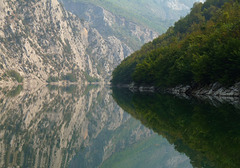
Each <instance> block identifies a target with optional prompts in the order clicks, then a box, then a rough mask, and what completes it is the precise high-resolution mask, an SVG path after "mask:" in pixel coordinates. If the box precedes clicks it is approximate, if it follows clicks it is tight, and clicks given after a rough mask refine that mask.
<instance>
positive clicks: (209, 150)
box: [0, 85, 240, 168]
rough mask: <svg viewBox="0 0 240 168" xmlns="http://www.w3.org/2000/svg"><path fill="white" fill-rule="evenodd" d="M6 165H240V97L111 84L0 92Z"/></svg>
mask: <svg viewBox="0 0 240 168" xmlns="http://www.w3.org/2000/svg"><path fill="white" fill-rule="evenodd" d="M0 110H1V112H0V121H1V124H0V167H3V168H4V167H24V168H28V167H29V168H31V167H36V168H37V167H42V168H46V167H50V168H61V167H70V168H97V167H101V168H200V167H203V168H227V167H228V168H239V167H240V154H239V152H240V122H239V121H240V106H239V104H238V102H234V103H232V104H231V103H226V102H224V101H223V102H220V101H217V100H213V99H212V100H210V99H209V100H200V99H195V98H189V97H188V98H183V97H176V96H171V95H166V94H154V93H132V92H130V91H129V90H127V89H117V88H113V89H111V88H109V87H107V86H98V85H88V86H75V85H71V86H68V87H63V86H46V87H45V86H44V87H41V88H39V89H36V90H27V89H23V88H22V87H21V86H19V87H16V88H14V89H12V90H11V91H6V90H4V89H2V90H0Z"/></svg>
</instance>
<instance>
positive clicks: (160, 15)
mask: <svg viewBox="0 0 240 168" xmlns="http://www.w3.org/2000/svg"><path fill="white" fill-rule="evenodd" d="M61 1H63V2H67V3H72V4H74V5H77V4H78V3H86V4H92V5H93V6H100V7H102V8H104V9H105V10H107V11H109V12H111V13H112V14H114V15H116V16H119V17H121V18H124V19H126V20H128V21H131V22H134V23H137V25H142V26H145V27H148V28H150V29H152V30H155V31H157V32H159V33H160V34H161V33H164V32H165V31H166V29H167V28H168V27H169V26H171V25H173V23H174V22H175V21H176V20H178V19H179V18H180V16H185V15H186V14H187V13H188V12H189V10H190V8H191V7H192V6H193V3H194V2H197V1H199V0H141V1H139V0H131V1H129V0H121V1H119V0H101V1H96V0H61ZM200 1H204V0H200ZM73 8H74V9H76V7H75V6H74V7H73ZM90 8H92V7H89V8H88V9H90ZM92 9H93V8H92Z"/></svg>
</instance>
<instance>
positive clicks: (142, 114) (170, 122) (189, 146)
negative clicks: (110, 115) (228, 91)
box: [113, 88, 240, 168]
mask: <svg viewBox="0 0 240 168" xmlns="http://www.w3.org/2000/svg"><path fill="white" fill-rule="evenodd" d="M113 97H114V99H115V101H116V102H117V103H118V104H119V105H120V106H121V107H122V108H123V109H124V110H126V111H127V112H128V113H130V114H131V115H132V116H134V117H135V118H137V119H139V120H141V122H142V123H143V124H144V125H146V126H147V127H149V128H151V129H153V130H154V131H155V132H157V133H159V134H161V135H163V136H164V137H166V138H167V139H168V141H169V142H170V143H172V144H174V145H175V148H176V149H177V150H178V151H179V152H184V153H185V154H186V155H188V156H189V157H190V159H191V161H192V164H193V166H194V167H219V168H225V167H231V168H235V167H236V168H237V167H240V155H239V151H240V132H239V130H240V129H239V128H240V122H239V121H240V111H239V110H237V109H235V108H234V107H233V106H231V105H228V104H222V105H220V106H218V107H214V106H211V105H209V104H207V103H203V102H197V101H196V100H193V101H189V100H183V99H179V98H175V97H172V96H169V95H159V94H138V93H134V94H133V93H131V92H129V91H127V90H125V91H124V90H118V89H115V88H114V89H113Z"/></svg>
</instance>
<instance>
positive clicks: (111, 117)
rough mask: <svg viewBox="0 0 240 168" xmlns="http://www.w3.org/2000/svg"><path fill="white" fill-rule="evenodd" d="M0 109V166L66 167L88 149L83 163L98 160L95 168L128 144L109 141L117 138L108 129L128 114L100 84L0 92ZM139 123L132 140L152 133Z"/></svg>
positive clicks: (112, 127) (117, 125)
mask: <svg viewBox="0 0 240 168" xmlns="http://www.w3.org/2000/svg"><path fill="white" fill-rule="evenodd" d="M0 111H1V112H0V121H1V124H0V157H1V158H0V167H17V166H20V167H44V168H45V167H67V166H68V165H69V164H70V161H71V160H72V159H73V158H74V156H75V155H79V153H80V154H81V153H83V152H85V151H86V150H85V149H89V151H90V152H89V153H88V154H87V155H86V160H85V162H91V160H94V159H95V158H98V161H97V162H94V164H95V165H96V167H97V166H98V165H100V164H101V163H102V162H103V161H104V160H105V159H107V158H108V157H109V156H110V155H111V154H112V153H114V152H115V151H117V147H118V148H120V149H121V148H124V147H125V146H126V145H127V142H125V141H124V139H122V141H121V142H119V143H112V142H113V140H114V139H117V135H113V134H112V133H113V132H114V131H115V130H117V129H119V128H120V127H122V124H123V123H126V122H128V120H129V119H130V116H129V115H128V114H126V113H124V112H123V110H121V109H120V107H119V106H117V104H116V103H114V102H113V100H112V98H111V95H110V93H109V90H108V89H106V88H104V87H97V86H93V85H91V86H87V87H81V86H70V87H66V88H64V87H56V86H49V87H42V88H40V89H39V90H37V91H34V92H33V91H27V90H23V91H21V92H20V93H18V94H15V95H14V96H6V94H3V92H1V91H0ZM139 127H140V124H138V125H136V126H135V129H134V130H132V132H131V137H130V138H132V141H131V142H130V143H135V142H136V141H138V140H141V139H142V138H144V137H147V136H149V135H150V134H151V131H148V130H147V129H146V128H141V129H139ZM110 134H111V136H110V137H109V138H105V137H107V135H110ZM101 138H102V139H104V138H105V140H106V141H104V142H101V141H100V142H101V144H99V148H96V149H94V147H93V146H91V145H92V144H94V141H97V140H99V139H101ZM89 146H90V147H89ZM100 147H101V148H100ZM92 152H95V153H94V154H93V155H92ZM96 160H97V159H96ZM86 164H88V163H86Z"/></svg>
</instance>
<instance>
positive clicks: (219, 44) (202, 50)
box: [112, 0, 240, 87]
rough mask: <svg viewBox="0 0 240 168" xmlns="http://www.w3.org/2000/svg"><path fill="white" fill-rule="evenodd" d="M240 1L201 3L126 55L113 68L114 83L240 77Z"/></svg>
mask: <svg viewBox="0 0 240 168" xmlns="http://www.w3.org/2000/svg"><path fill="white" fill-rule="evenodd" d="M239 18H240V4H239V1H238V0H231V1H229V0H207V1H206V2H205V3H204V4H202V3H195V4H194V6H193V8H192V9H191V12H190V13H189V14H188V15H187V16H186V17H184V18H181V19H180V20H179V21H178V22H176V23H175V25H174V26H173V27H170V28H169V29H168V31H167V32H166V33H164V34H162V35H161V36H159V37H158V38H156V39H155V40H153V41H152V42H150V43H147V44H145V45H144V46H143V47H142V48H141V49H140V50H139V51H136V52H135V53H133V54H132V55H131V56H130V57H128V58H126V59H125V60H124V61H123V62H122V63H121V64H120V65H119V66H118V67H117V68H116V69H115V70H114V71H113V74H112V76H113V79H112V83H113V84H128V83H131V82H134V83H136V84H139V85H144V84H145V85H154V86H159V87H169V86H176V85H178V84H190V83H200V84H208V83H213V82H220V83H222V84H225V85H231V84H233V83H235V82H238V81H240V77H239V74H240V20H239Z"/></svg>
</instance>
